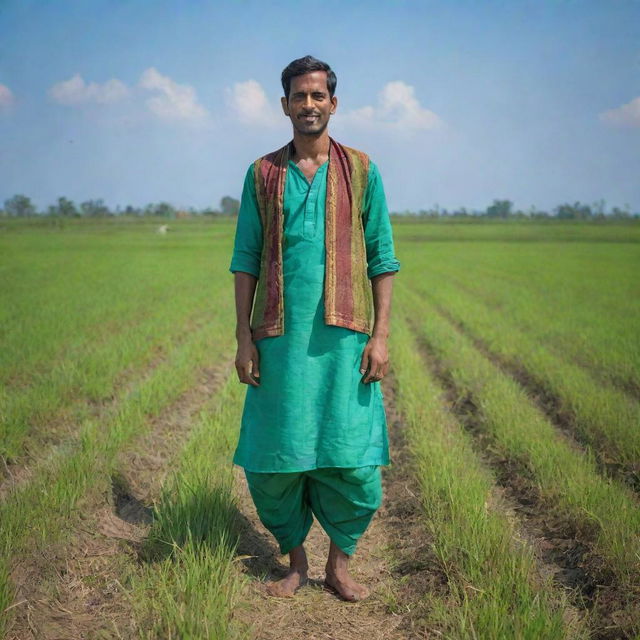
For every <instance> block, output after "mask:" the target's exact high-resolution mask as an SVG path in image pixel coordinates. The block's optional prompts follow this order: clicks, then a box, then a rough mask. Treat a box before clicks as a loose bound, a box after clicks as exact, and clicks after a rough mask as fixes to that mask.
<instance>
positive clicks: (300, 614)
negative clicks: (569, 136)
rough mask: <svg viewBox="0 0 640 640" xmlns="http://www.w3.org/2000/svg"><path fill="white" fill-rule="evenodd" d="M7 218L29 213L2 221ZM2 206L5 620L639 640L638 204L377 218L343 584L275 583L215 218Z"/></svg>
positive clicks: (120, 632)
mask: <svg viewBox="0 0 640 640" xmlns="http://www.w3.org/2000/svg"><path fill="white" fill-rule="evenodd" d="M20 222H22V223H20ZM26 222H27V224H25V223H24V221H0V316H1V320H0V331H1V338H0V376H1V385H0V419H1V423H0V614H1V618H0V636H2V637H4V638H7V639H12V640H13V639H20V640H23V639H32V638H33V639H35V638H47V639H48V638H51V639H53V638H73V639H79V638H96V639H106V638H155V639H162V640H167V639H179V638H180V639H182V638H185V639H213V640H222V639H226V638H234V639H240V638H247V639H249V638H254V639H260V640H263V639H277V638H282V639H284V638H335V639H338V640H343V639H351V638H356V637H358V638H361V637H362V636H365V637H366V638H367V639H368V640H377V639H383V638H384V639H391V640H395V639H401V638H447V639H465V640H466V639H468V638H470V639H474V640H475V639H477V640H493V639H496V640H503V639H506V640H509V639H512V638H513V639H531V640H537V639H545V640H546V639H556V638H558V639H560V638H579V639H587V638H596V639H614V638H616V639H617V638H640V509H639V508H638V507H639V504H640V222H627V223H622V222H619V223H613V222H611V223H585V222H577V223H566V222H564V223H563V222H560V221H555V220H554V221H547V222H530V221H504V222H487V221H464V222H454V221H446V220H437V221H430V222H424V223H420V222H413V221H407V220H401V219H398V218H394V221H393V224H394V237H395V242H396V251H397V255H398V258H399V260H400V263H401V269H400V272H399V273H398V274H397V275H396V277H395V284H394V293H393V306H392V327H391V336H390V338H389V349H390V359H391V371H390V374H389V375H388V376H387V377H386V378H385V379H384V380H383V382H382V387H383V394H384V397H385V405H386V408H387V417H388V426H389V437H390V443H391V457H392V464H391V465H390V466H389V467H385V468H384V473H383V476H384V484H385V502H384V504H383V506H382V507H381V509H380V510H379V512H378V513H377V514H376V516H375V518H374V521H373V523H372V525H371V527H370V529H369V530H368V531H367V533H366V534H365V536H364V537H363V539H362V541H361V544H360V547H359V551H358V552H357V553H356V555H355V556H354V559H353V560H352V568H353V571H354V574H355V577H356V579H359V580H362V581H364V582H365V583H366V584H368V585H369V586H370V587H371V588H372V595H371V597H370V598H369V599H368V600H365V601H363V602H361V603H356V604H354V603H347V602H342V601H340V600H338V599H336V597H335V596H333V595H332V594H330V593H329V592H327V591H325V590H324V589H323V588H322V586H321V579H322V569H323V567H324V557H325V554H326V551H327V549H328V540H327V538H326V536H325V535H324V533H323V532H322V531H321V530H320V529H319V527H318V526H317V525H314V527H313V529H312V532H311V536H310V539H309V547H310V553H309V555H310V562H311V576H312V578H313V579H312V580H311V582H310V584H308V585H307V586H305V587H304V588H302V589H301V590H300V591H299V592H298V594H296V596H295V598H294V599H272V598H268V597H267V596H266V595H265V594H264V592H263V589H262V587H263V585H264V582H265V580H267V579H270V578H273V577H274V576H278V574H279V573H281V572H282V571H283V569H284V566H285V558H283V557H281V556H279V555H278V553H277V549H276V546H275V544H274V541H273V539H272V538H270V536H269V535H268V534H267V533H266V530H265V529H264V528H263V527H262V525H261V523H260V522H259V520H257V517H256V515H255V512H254V510H253V505H252V503H251V500H250V498H249V496H248V493H247V488H246V484H245V482H244V477H243V475H242V473H240V471H239V470H238V468H234V467H233V465H232V464H231V453H232V451H233V448H234V446H235V441H236V437H237V433H238V428H239V421H240V416H241V411H242V402H243V399H244V393H245V390H246V387H245V386H244V385H242V384H240V383H239V382H238V380H237V375H236V372H235V368H234V364H233V361H234V356H235V333H234V332H235V308H234V298H233V295H234V294H233V276H232V274H231V273H230V272H229V271H228V266H229V261H230V257H231V253H232V244H233V234H234V228H235V227H234V225H235V221H233V220H224V219H221V220H216V221H209V222H204V221H202V220H197V219H193V220H190V219H187V220H177V221H171V222H170V225H169V226H170V230H169V232H168V233H167V234H166V235H161V234H158V233H157V232H156V229H157V226H158V225H159V223H158V222H153V221H150V220H124V219H120V220H115V219H114V220H107V221H101V222H100V221H85V220H79V221H69V222H67V223H65V224H63V225H61V226H60V225H52V224H49V223H48V222H46V221H38V222H37V223H33V222H32V221H26Z"/></svg>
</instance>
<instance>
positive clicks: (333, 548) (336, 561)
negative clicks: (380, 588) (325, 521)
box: [324, 540, 369, 602]
mask: <svg viewBox="0 0 640 640" xmlns="http://www.w3.org/2000/svg"><path fill="white" fill-rule="evenodd" d="M348 567H349V556H348V555H347V554H346V553H345V552H344V551H343V550H342V549H340V547H339V546H338V545H337V544H336V543H335V542H334V541H333V540H331V545H330V547H329V557H328V558H327V564H326V566H325V568H324V570H325V579H324V583H325V584H326V585H327V586H328V587H329V588H331V589H333V591H335V592H336V593H337V594H338V595H339V596H341V597H342V598H344V599H345V600H348V601H349V602H357V601H358V600H364V599H365V598H366V597H368V596H369V589H368V588H367V587H365V586H364V585H363V584H358V583H357V582H356V581H355V580H354V579H353V578H352V577H351V576H350V575H349V571H348Z"/></svg>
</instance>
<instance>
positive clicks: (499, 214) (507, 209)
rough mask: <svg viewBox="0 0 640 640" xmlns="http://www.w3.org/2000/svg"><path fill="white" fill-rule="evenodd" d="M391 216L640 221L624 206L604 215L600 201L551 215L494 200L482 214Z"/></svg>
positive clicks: (446, 212) (458, 211) (559, 208)
mask: <svg viewBox="0 0 640 640" xmlns="http://www.w3.org/2000/svg"><path fill="white" fill-rule="evenodd" d="M393 215H400V216H412V217H417V218H445V217H447V218H490V219H491V218H492V219H518V218H525V219H529V220H535V219H543V218H556V219H561V220H599V219H605V218H606V219H607V220H611V219H630V218H640V213H638V212H635V213H632V211H631V207H629V205H626V206H625V208H624V209H621V208H620V207H613V208H612V209H611V210H610V211H609V212H607V211H606V205H605V202H604V200H598V201H597V202H595V203H593V204H591V205H589V204H582V203H581V202H574V203H573V204H571V203H568V202H567V203H564V204H560V205H558V206H557V207H555V208H553V209H552V210H551V211H543V210H539V209H536V208H535V207H531V208H530V209H528V210H526V211H522V210H519V209H514V206H513V202H511V200H494V201H493V203H492V204H490V205H489V206H488V207H487V208H486V209H485V210H484V211H477V210H469V209H466V208H465V207H460V208H459V209H452V210H447V209H444V208H441V207H439V206H438V205H435V206H434V207H432V208H431V209H420V210H419V211H401V212H396V213H394V214H393Z"/></svg>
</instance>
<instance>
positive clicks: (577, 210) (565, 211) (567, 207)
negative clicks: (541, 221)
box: [555, 202, 593, 220]
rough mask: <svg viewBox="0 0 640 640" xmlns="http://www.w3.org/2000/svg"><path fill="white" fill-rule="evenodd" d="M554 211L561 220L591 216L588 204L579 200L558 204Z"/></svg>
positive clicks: (581, 218) (584, 218)
mask: <svg viewBox="0 0 640 640" xmlns="http://www.w3.org/2000/svg"><path fill="white" fill-rule="evenodd" d="M555 211H556V216H557V217H558V218H561V219H563V220H586V219H587V218H592V217H593V213H592V212H591V207H590V206H589V205H588V204H580V203H579V202H575V203H574V204H568V203H565V204H561V205H558V206H557V207H556V209H555Z"/></svg>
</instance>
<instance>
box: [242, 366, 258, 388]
mask: <svg viewBox="0 0 640 640" xmlns="http://www.w3.org/2000/svg"><path fill="white" fill-rule="evenodd" d="M242 373H243V381H244V382H245V383H246V384H250V385H251V386H253V387H257V386H259V384H258V382H256V380H255V378H254V377H253V376H252V375H251V361H249V362H248V363H247V364H246V365H245V368H244V370H243V372H242Z"/></svg>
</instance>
